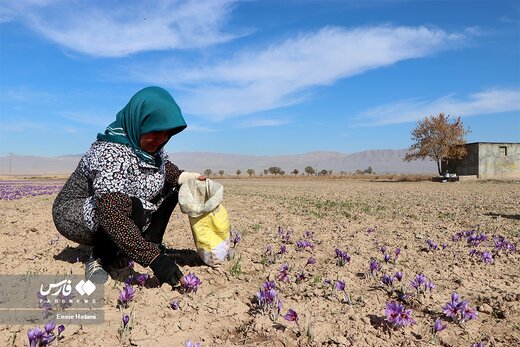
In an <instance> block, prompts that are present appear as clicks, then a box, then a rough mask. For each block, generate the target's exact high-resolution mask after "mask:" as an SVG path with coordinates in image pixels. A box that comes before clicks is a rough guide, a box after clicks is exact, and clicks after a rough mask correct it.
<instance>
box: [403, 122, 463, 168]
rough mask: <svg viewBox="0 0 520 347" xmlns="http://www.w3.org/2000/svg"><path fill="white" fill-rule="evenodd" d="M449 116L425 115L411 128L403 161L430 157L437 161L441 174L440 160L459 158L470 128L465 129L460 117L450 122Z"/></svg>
mask: <svg viewBox="0 0 520 347" xmlns="http://www.w3.org/2000/svg"><path fill="white" fill-rule="evenodd" d="M449 118H450V116H449V115H448V116H446V115H445V114H444V113H440V114H439V115H438V116H429V117H425V118H424V119H423V120H421V121H419V122H418V123H417V127H416V128H415V129H413V130H412V133H411V134H412V141H413V142H414V143H413V144H412V145H411V146H410V149H409V150H410V152H409V153H407V154H406V156H405V157H404V160H405V161H412V160H417V159H424V158H426V157H430V158H431V159H433V160H435V161H437V170H438V172H439V175H442V169H441V167H442V165H441V164H442V162H445V163H448V160H449V159H461V158H462V157H464V156H465V155H466V154H467V152H466V147H465V146H464V144H465V143H466V139H465V136H466V135H467V134H469V133H470V130H469V129H468V130H465V129H464V125H463V124H462V121H461V120H460V117H457V118H456V119H454V120H453V122H451V123H450V121H449Z"/></svg>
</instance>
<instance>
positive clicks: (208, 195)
mask: <svg viewBox="0 0 520 347" xmlns="http://www.w3.org/2000/svg"><path fill="white" fill-rule="evenodd" d="M223 198H224V187H223V186H222V185H221V184H219V183H217V182H214V181H212V180H210V179H209V178H207V179H206V180H205V181H199V180H188V181H187V182H186V183H184V184H183V185H182V186H181V188H180V190H179V206H180V208H181V211H182V212H183V213H186V214H187V215H188V218H189V221H190V226H191V231H192V234H193V239H194V241H195V246H196V247H197V252H198V253H199V256H200V258H201V259H202V261H203V262H204V263H206V264H207V265H210V266H216V265H219V264H220V263H221V262H222V261H224V260H225V259H226V256H227V254H228V251H229V228H230V224H229V217H228V214H227V211H226V209H225V208H224V206H222V199H223Z"/></svg>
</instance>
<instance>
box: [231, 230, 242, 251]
mask: <svg viewBox="0 0 520 347" xmlns="http://www.w3.org/2000/svg"><path fill="white" fill-rule="evenodd" d="M240 241H242V237H240V234H239V233H238V231H235V234H234V237H233V240H231V242H232V243H233V247H236V246H237V245H238V243H239V242H240Z"/></svg>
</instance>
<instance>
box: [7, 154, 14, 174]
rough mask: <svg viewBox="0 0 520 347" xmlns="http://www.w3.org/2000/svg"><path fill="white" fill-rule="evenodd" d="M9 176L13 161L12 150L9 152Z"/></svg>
mask: <svg viewBox="0 0 520 347" xmlns="http://www.w3.org/2000/svg"><path fill="white" fill-rule="evenodd" d="M8 154H9V176H11V163H12V161H13V154H14V153H13V152H9V153H8Z"/></svg>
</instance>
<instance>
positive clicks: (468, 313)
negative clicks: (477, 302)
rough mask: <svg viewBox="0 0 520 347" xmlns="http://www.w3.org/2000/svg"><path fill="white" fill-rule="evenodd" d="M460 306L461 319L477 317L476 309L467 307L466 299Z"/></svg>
mask: <svg viewBox="0 0 520 347" xmlns="http://www.w3.org/2000/svg"><path fill="white" fill-rule="evenodd" d="M460 306H461V307H460V310H461V318H462V321H466V320H472V319H477V317H478V313H477V311H476V310H475V309H474V308H472V307H469V303H468V302H467V301H463V302H462V303H461V305H460Z"/></svg>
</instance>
